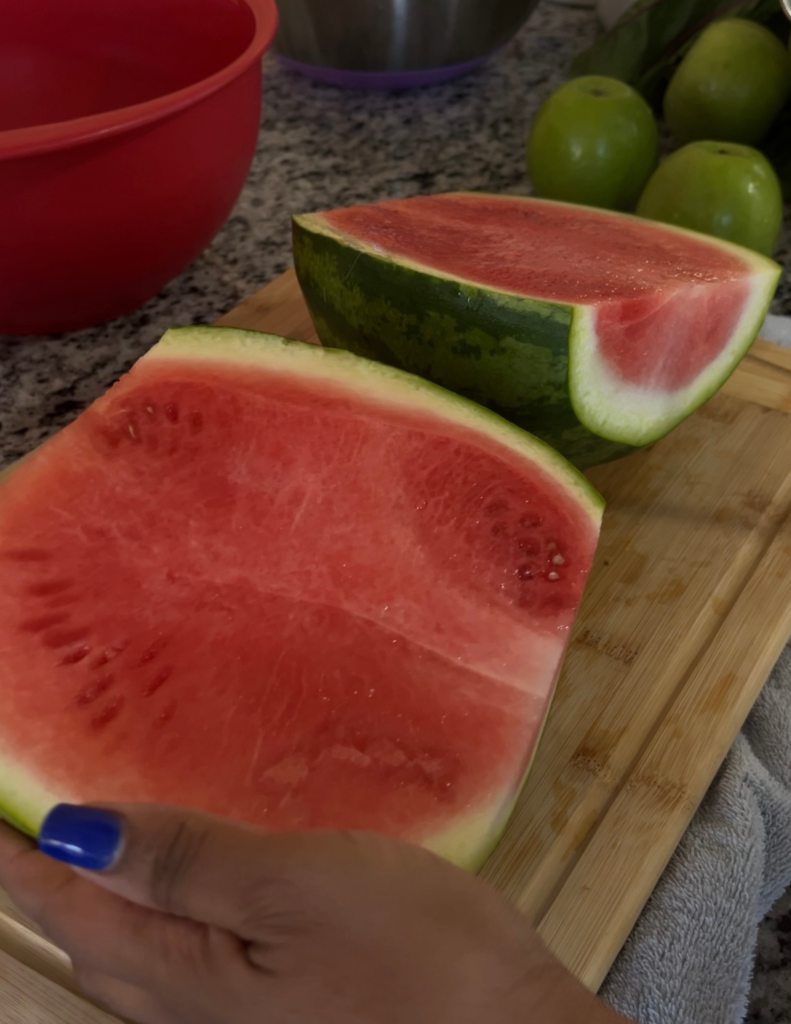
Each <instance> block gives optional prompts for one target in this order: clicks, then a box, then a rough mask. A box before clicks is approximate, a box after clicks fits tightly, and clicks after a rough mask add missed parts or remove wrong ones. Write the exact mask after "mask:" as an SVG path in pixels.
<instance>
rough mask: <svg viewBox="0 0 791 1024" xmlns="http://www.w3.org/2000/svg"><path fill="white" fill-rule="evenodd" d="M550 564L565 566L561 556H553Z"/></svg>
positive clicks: (564, 560)
mask: <svg viewBox="0 0 791 1024" xmlns="http://www.w3.org/2000/svg"><path fill="white" fill-rule="evenodd" d="M552 564H553V565H565V564H566V559H565V558H564V557H563V555H555V557H554V558H553V559H552Z"/></svg>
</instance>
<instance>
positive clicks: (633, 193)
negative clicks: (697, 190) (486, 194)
mask: <svg viewBox="0 0 791 1024" xmlns="http://www.w3.org/2000/svg"><path fill="white" fill-rule="evenodd" d="M658 155H659V132H658V129H657V126H656V121H655V119H654V115H653V114H652V113H651V108H650V107H649V106H648V104H647V103H646V102H645V100H644V99H643V98H642V96H641V95H640V94H639V93H638V92H635V90H634V89H632V87H631V86H629V85H626V84H625V83H624V82H619V81H617V79H615V78H605V77H603V76H601V75H588V76H586V77H584V78H575V79H572V81H570V82H567V83H566V84H565V85H563V86H561V87H560V89H558V90H557V91H556V92H554V93H552V95H551V96H550V97H549V98H548V99H547V100H546V101H545V102H544V103H543V105H542V106H541V108H540V109H539V111H538V113H537V114H536V116H535V120H534V121H533V127H532V129H531V132H530V138H529V139H528V143H527V170H528V174H529V175H530V178H531V180H532V182H533V188H534V190H535V192H536V194H537V195H539V196H542V197H544V198H546V199H563V200H565V201H567V202H570V203H583V204H585V205H587V206H603V207H605V208H606V209H611V210H631V209H634V204H635V203H636V202H637V199H638V197H639V195H640V192H641V191H642V189H643V186H644V185H645V183H646V181H647V180H648V177H649V175H650V174H651V171H653V169H654V168H655V167H656V163H657V159H658Z"/></svg>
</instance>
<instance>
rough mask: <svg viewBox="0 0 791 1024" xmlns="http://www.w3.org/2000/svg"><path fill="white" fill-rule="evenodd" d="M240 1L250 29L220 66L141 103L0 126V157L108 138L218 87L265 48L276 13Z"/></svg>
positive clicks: (266, 0) (268, 3) (267, 3)
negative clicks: (242, 46)
mask: <svg viewBox="0 0 791 1024" xmlns="http://www.w3.org/2000/svg"><path fill="white" fill-rule="evenodd" d="M241 2H242V3H244V4H245V5H246V6H247V7H248V9H249V10H250V11H252V13H253V17H254V18H255V31H254V33H253V37H252V39H251V40H250V42H249V43H248V45H247V47H246V48H245V49H244V50H243V51H242V53H240V54H239V56H238V57H237V58H236V59H235V60H233V61H231V63H230V64H226V65H225V67H224V68H220V70H219V71H215V72H214V74H212V75H209V77H208V78H202V79H201V80H200V81H199V82H194V83H193V84H192V85H188V86H186V87H185V88H183V89H177V90H176V91H175V92H170V93H165V95H164V96H156V97H155V98H154V99H151V100H146V101H145V102H144V103H135V104H133V105H132V106H129V107H119V108H118V109H116V110H107V111H103V112H102V113H100V114H89V115H88V116H87V117H77V118H73V119H72V120H70V121H53V122H52V123H50V124H40V125H30V126H29V127H26V128H12V129H10V130H8V131H4V132H2V131H0V160H6V159H10V158H16V157H26V156H33V155H36V154H39V153H46V152H50V151H52V150H61V149H69V148H71V147H73V146H79V145H82V144H84V143H87V142H95V141H99V140H101V139H109V138H112V137H113V136H115V135H120V134H122V133H123V132H128V131H131V130H133V129H135V128H142V127H143V126H145V125H147V124H151V123H152V122H154V121H159V120H161V119H162V118H164V117H168V116H170V115H171V114H175V113H177V112H178V111H180V110H184V109H185V108H186V107H190V106H193V105H194V104H195V103H198V102H199V101H200V100H202V99H205V98H206V97H208V96H211V95H212V93H215V92H217V91H218V90H220V89H222V87H223V86H224V85H227V84H228V83H229V82H231V81H233V80H234V79H235V78H238V77H239V76H240V75H241V74H243V72H244V71H246V70H247V68H248V67H250V66H251V65H252V64H253V63H254V62H255V61H256V60H258V59H260V58H261V57H262V56H263V55H264V54H265V53H266V51H267V50H268V49H269V47H270V46H271V45H272V42H273V40H274V38H275V34H276V32H277V26H278V19H279V15H278V10H277V7H276V5H275V0H241Z"/></svg>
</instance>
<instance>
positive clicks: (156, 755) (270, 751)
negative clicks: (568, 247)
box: [0, 328, 602, 866]
mask: <svg viewBox="0 0 791 1024" xmlns="http://www.w3.org/2000/svg"><path fill="white" fill-rule="evenodd" d="M601 513H602V502H601V499H600V498H599V496H598V495H597V494H596V493H595V492H594V491H593V490H592V489H591V487H590V485H589V484H588V483H587V481H586V480H585V479H584V478H583V477H582V476H581V475H580V474H579V473H578V472H577V471H576V470H575V469H574V468H573V467H571V466H570V465H569V464H568V463H567V462H565V461H564V460H563V459H562V458H561V457H560V456H559V455H558V454H557V453H556V452H554V451H552V450H551V449H549V448H548V447H547V446H546V445H544V444H543V443H541V442H540V441H537V440H536V439H535V438H533V437H531V436H529V435H528V434H526V433H524V432H522V431H521V430H519V429H517V428H516V427H514V426H512V425H511V424H509V423H506V422H505V421H503V420H502V419H500V418H499V417H497V416H494V415H493V414H491V413H490V412H488V411H486V410H484V409H481V408H479V407H477V406H475V405H474V404H472V403H471V402H468V401H466V400H464V399H461V398H459V397H457V396H456V395H452V394H450V393H449V392H446V391H443V390H441V389H439V388H437V387H435V386H434V385H431V384H429V383H427V382H425V381H423V380H420V379H419V378H416V377H412V376H410V375H408V374H405V373H403V372H401V371H398V370H394V369H391V368H389V367H386V366H383V365H382V364H379V363H373V362H369V361H367V360H363V359H359V358H358V357H356V356H353V355H351V354H349V353H347V352H337V351H330V350H322V349H321V348H319V347H318V346H312V345H305V344H302V343H300V342H288V341H284V340H283V339H280V338H275V337H271V336H266V335H261V334H255V333H252V332H244V331H234V330H228V329H225V330H223V329H213V328H185V329H180V330H174V331H170V332H168V334H166V335H165V337H164V338H163V340H162V341H161V342H160V343H159V344H158V345H156V346H155V347H154V348H153V349H152V350H151V351H150V352H149V353H148V354H147V355H146V356H144V357H143V358H142V359H141V360H140V361H139V362H138V363H137V364H136V365H135V366H134V367H133V369H132V370H131V372H130V373H129V374H128V375H127V376H125V377H124V378H122V380H121V381H120V382H119V383H118V384H116V385H115V386H114V387H113V388H112V389H111V390H110V391H109V392H108V393H107V394H106V395H105V396H104V397H103V398H101V399H99V400H98V401H97V402H96V403H95V404H94V405H93V406H91V408H90V409H88V410H87V411H86V412H85V413H84V414H83V415H82V416H80V417H79V418H78V419H77V420H76V421H75V422H74V423H73V424H71V425H70V426H69V427H67V428H66V429H65V430H63V431H62V432H61V433H60V434H58V435H57V436H55V437H54V438H52V439H51V440H50V441H48V442H47V443H45V444H44V445H43V446H42V447H41V448H39V449H38V450H37V451H35V452H33V453H32V454H31V455H30V456H28V457H27V458H26V459H25V460H23V461H22V462H21V463H19V464H18V465H17V467H16V468H15V469H14V470H13V471H12V472H11V473H10V474H8V475H7V477H6V479H5V480H4V482H3V484H2V486H1V487H0V575H1V576H2V581H3V583H2V587H0V807H2V811H3V814H4V815H5V816H6V817H7V818H9V819H10V820H13V821H15V822H16V823H17V824H18V825H19V826H20V827H22V828H24V829H26V830H27V831H29V832H35V831H36V829H37V827H38V826H39V824H40V822H41V820H42V817H43V816H44V814H45V813H46V811H47V810H48V809H49V808H50V807H51V806H52V805H53V804H54V803H55V802H56V801H60V800H68V801H96V800H132V801H138V800H142V801H156V802H162V803H170V804H180V805H187V806H192V807H196V808H200V809H204V810H207V811H211V812H215V813H219V814H224V815H228V816H230V817H233V818H236V819H240V820H244V821H249V822H254V823H258V824H260V825H264V826H268V827H270V828H273V829H295V828H315V827H339V828H364V829H373V830H377V831H380V832H383V833H386V834H390V835H394V836H400V837H404V838H407V839H410V840H414V841H416V842H420V843H423V844H425V845H426V846H427V847H429V848H431V849H434V850H436V851H437V852H439V853H441V854H443V855H445V856H447V857H450V858H451V859H453V860H455V861H457V862H459V863H461V864H464V865H469V866H475V865H477V864H479V863H480V862H481V860H482V858H483V857H484V856H485V854H486V853H487V852H488V850H489V849H490V848H491V846H492V844H493V843H494V841H495V840H496V838H497V836H498V834H499V833H500V831H501V829H502V827H503V825H504V823H505V821H506V818H507V816H508V814H509V812H510V810H511V808H512V806H513V803H514V800H515V798H516V796H517V794H518V791H519V788H520V786H521V783H522V780H523V778H524V776H525V773H526V770H527V767H528V765H529V762H530V759H531V757H532V754H533V751H534V749H535V746H536V743H537V741H538V737H539V733H540V731H541V727H542V723H543V721H544V718H545V716H546V713H547V709H548V705H549V701H550V698H551V695H552V692H553V688H554V685H555V681H556V679H557V676H558V672H559V668H560V664H561V659H562V656H563V652H564V648H565V646H566V642H567V639H568V634H569V628H570V626H571V623H572V620H573V618H574V615H575V612H576V609H577V606H578V604H579V601H580V597H581V595H582V590H583V586H584V583H585V578H586V576H587V573H588V570H589V568H590V565H591V560H592V558H593V553H594V549H595V546H596V542H597V538H598V532H599V525H600V519H601Z"/></svg>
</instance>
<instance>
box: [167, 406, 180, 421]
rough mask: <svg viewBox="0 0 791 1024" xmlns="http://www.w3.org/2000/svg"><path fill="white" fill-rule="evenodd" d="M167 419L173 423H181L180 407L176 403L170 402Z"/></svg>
mask: <svg viewBox="0 0 791 1024" xmlns="http://www.w3.org/2000/svg"><path fill="white" fill-rule="evenodd" d="M165 419H166V420H169V421H170V422H171V423H178V421H179V407H178V406H177V405H176V404H175V402H168V404H167V405H166V406H165Z"/></svg>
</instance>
